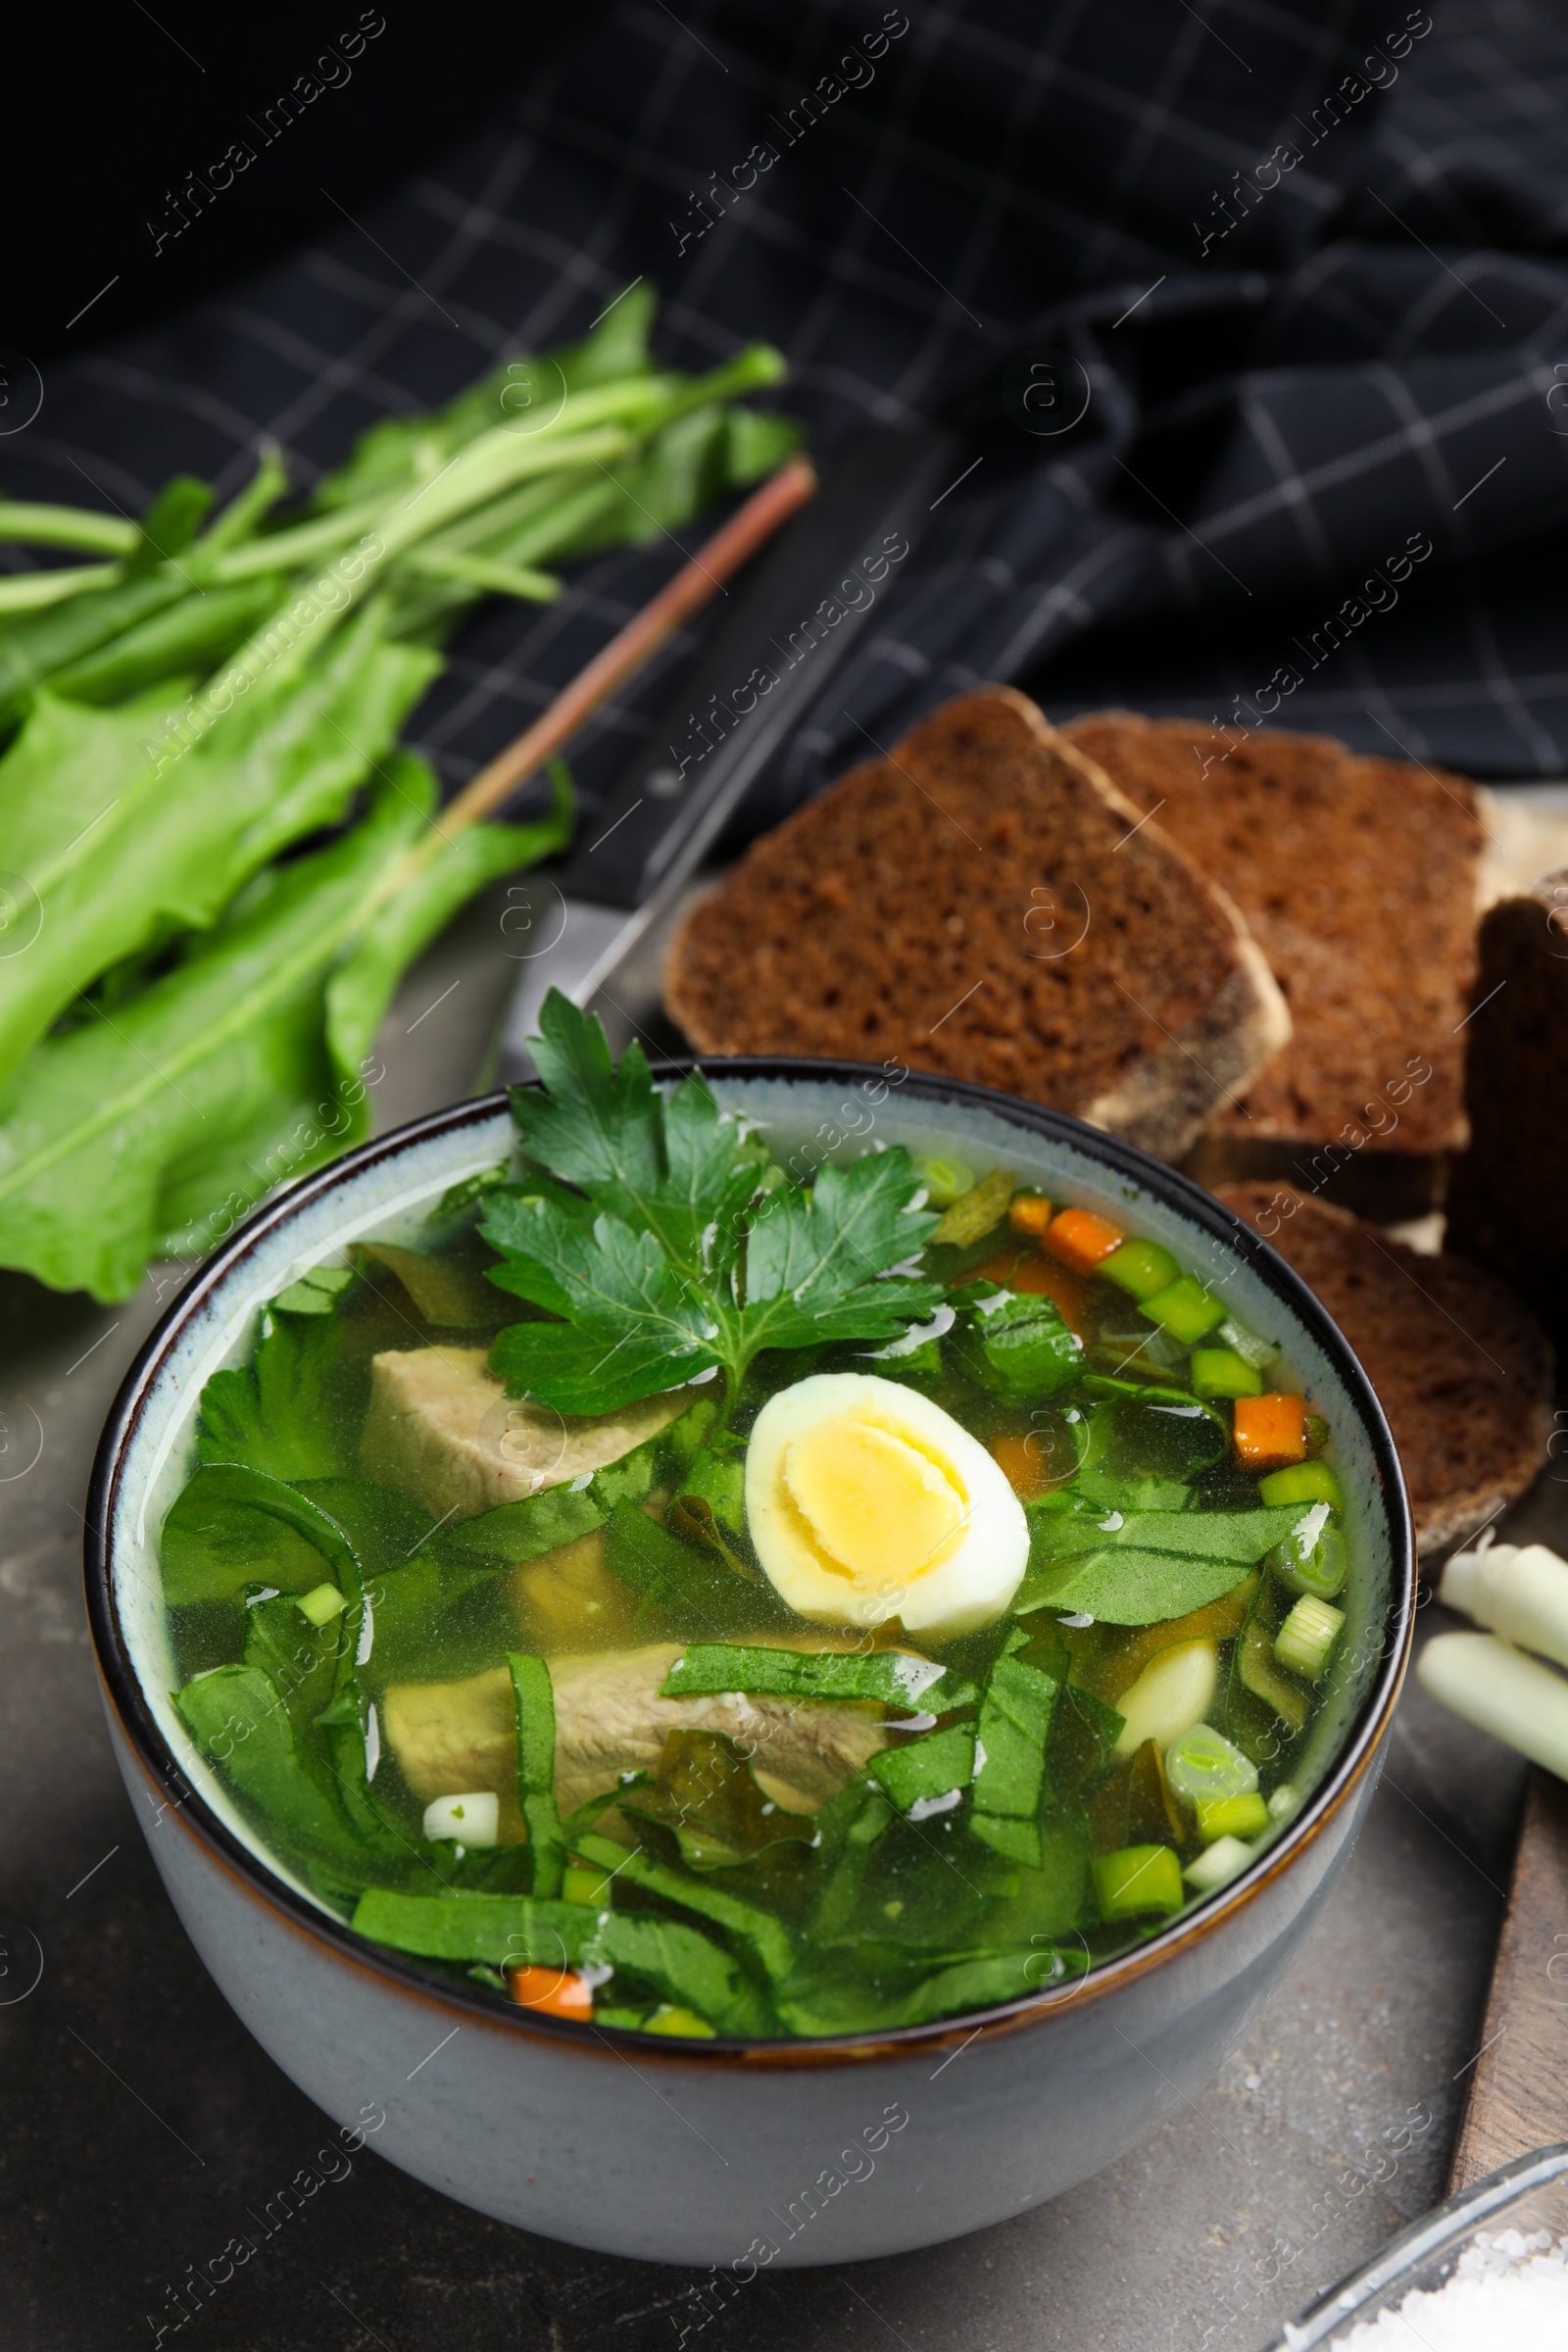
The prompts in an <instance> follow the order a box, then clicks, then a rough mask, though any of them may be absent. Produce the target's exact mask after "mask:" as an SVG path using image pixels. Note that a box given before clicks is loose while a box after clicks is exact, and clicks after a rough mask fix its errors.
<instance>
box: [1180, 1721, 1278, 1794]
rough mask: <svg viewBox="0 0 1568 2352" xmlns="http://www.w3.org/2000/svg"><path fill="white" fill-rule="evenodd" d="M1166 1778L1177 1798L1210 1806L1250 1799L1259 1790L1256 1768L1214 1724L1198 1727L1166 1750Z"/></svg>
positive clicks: (1194, 1727) (1200, 1724)
mask: <svg viewBox="0 0 1568 2352" xmlns="http://www.w3.org/2000/svg"><path fill="white" fill-rule="evenodd" d="M1165 1778H1166V1779H1167V1780H1168V1781H1169V1783H1170V1785H1171V1787H1172V1788H1173V1789H1175V1791H1176V1793H1177V1795H1178V1796H1185V1797H1187V1798H1188V1799H1189V1800H1190V1801H1191V1802H1192V1803H1193V1804H1208V1803H1213V1802H1216V1801H1218V1800H1220V1799H1223V1798H1225V1797H1228V1796H1250V1795H1251V1793H1252V1791H1253V1790H1254V1789H1256V1787H1257V1766H1256V1765H1255V1764H1254V1763H1253V1762H1252V1759H1251V1757H1250V1756H1244V1755H1243V1753H1242V1751H1241V1749H1240V1748H1239V1747H1233V1746H1232V1745H1231V1742H1230V1741H1229V1740H1227V1739H1226V1737H1225V1735H1224V1733H1223V1732H1216V1731H1215V1729H1214V1727H1213V1725H1212V1724H1211V1723H1195V1724H1194V1725H1193V1728H1192V1730H1191V1731H1188V1732H1183V1734H1182V1736H1181V1738H1180V1739H1179V1740H1173V1741H1172V1742H1171V1745H1170V1746H1169V1748H1167V1750H1166V1752H1165Z"/></svg>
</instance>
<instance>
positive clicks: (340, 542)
mask: <svg viewBox="0 0 1568 2352" xmlns="http://www.w3.org/2000/svg"><path fill="white" fill-rule="evenodd" d="M386 503H387V502H386V500H385V499H383V498H374V499H368V500H366V501H365V503H364V504H363V505H361V506H357V507H334V508H333V510H332V512H331V514H330V515H321V516H320V517H319V520H317V521H315V522H301V523H296V524H295V526H294V528H293V529H292V530H287V531H274V532H272V533H271V535H270V537H268V538H263V539H255V540H252V541H251V543H250V544H249V545H248V546H246V547H236V548H234V549H233V550H232V552H231V553H229V554H226V555H220V557H219V558H218V561H217V562H216V563H215V564H213V566H212V572H211V577H212V578H213V579H215V580H246V579H249V578H250V577H251V576H252V574H253V573H255V572H259V571H293V570H294V569H296V567H297V566H299V565H301V564H310V563H314V562H315V560H316V558H317V557H318V556H321V555H326V554H327V553H329V552H330V551H332V550H334V549H336V548H339V547H346V546H347V545H348V544H349V543H350V541H351V540H354V539H358V538H360V537H362V536H363V535H364V533H365V532H366V531H367V530H368V528H369V526H370V524H371V523H373V522H374V520H375V518H376V516H377V515H379V514H381V513H382V511H383V510H384V508H385V506H386ZM225 520H226V516H220V518H219V522H218V524H217V526H216V527H217V528H219V529H221V528H222V524H223V522H224V521H225Z"/></svg>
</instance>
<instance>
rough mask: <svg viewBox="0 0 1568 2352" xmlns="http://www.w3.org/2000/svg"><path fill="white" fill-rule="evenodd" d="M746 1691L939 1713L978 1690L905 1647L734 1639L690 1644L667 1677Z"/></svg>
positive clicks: (665, 1692)
mask: <svg viewBox="0 0 1568 2352" xmlns="http://www.w3.org/2000/svg"><path fill="white" fill-rule="evenodd" d="M705 1691H749V1692H753V1693H764V1692H765V1693H769V1694H777V1695H779V1696H782V1697H788V1698H809V1699H841V1700H842V1699H879V1700H880V1701H881V1702H882V1704H883V1705H884V1706H890V1707H907V1708H911V1709H918V1710H921V1711H924V1712H927V1713H929V1714H933V1715H944V1714H947V1713H948V1712H949V1711H950V1709H952V1708H954V1707H969V1706H973V1704H974V1702H975V1700H976V1699H977V1698H978V1697H979V1695H980V1693H979V1691H978V1690H977V1689H976V1688H975V1686H974V1684H973V1683H971V1682H966V1681H965V1679H964V1678H963V1676H962V1675H960V1674H956V1673H954V1672H952V1671H951V1670H950V1669H947V1668H944V1667H942V1666H939V1665H936V1664H934V1663H933V1661H932V1660H931V1659H929V1658H917V1657H911V1656H909V1655H908V1654H907V1652H906V1651H904V1650H896V1649H879V1650H872V1651H869V1652H868V1653H866V1654H865V1655H863V1656H858V1655H856V1653H855V1652H853V1651H849V1652H844V1651H834V1650H819V1651H815V1652H812V1651H810V1650H801V1649H761V1648H754V1647H748V1646H746V1645H744V1644H742V1643H740V1642H689V1643H688V1644H687V1647H686V1650H685V1653H684V1655H683V1656H681V1657H678V1658H677V1659H676V1660H675V1663H674V1664H673V1666H671V1668H670V1670H669V1672H668V1674H667V1675H666V1676H665V1677H664V1681H663V1685H662V1691H661V1696H662V1697H664V1698H682V1697H685V1696H687V1695H688V1694H690V1693H694V1692H705Z"/></svg>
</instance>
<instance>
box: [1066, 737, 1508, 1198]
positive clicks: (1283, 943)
mask: <svg viewBox="0 0 1568 2352" xmlns="http://www.w3.org/2000/svg"><path fill="white" fill-rule="evenodd" d="M1063 732H1064V733H1065V734H1066V735H1068V736H1069V737H1070V738H1071V740H1072V741H1073V742H1074V743H1076V744H1078V745H1079V746H1080V748H1081V749H1082V750H1084V751H1086V752H1088V753H1089V754H1090V756H1091V757H1092V758H1093V759H1095V760H1099V761H1100V763H1101V765H1102V766H1103V767H1104V768H1105V769H1106V770H1107V772H1108V773H1109V774H1110V776H1111V777H1112V778H1113V780H1114V781H1115V783H1116V784H1117V785H1119V787H1120V788H1121V790H1122V791H1123V792H1124V793H1125V794H1126V795H1127V797H1128V799H1129V800H1131V801H1135V802H1136V803H1137V805H1138V808H1139V809H1140V811H1143V810H1146V809H1156V808H1157V809H1158V811H1159V822H1160V823H1161V824H1162V825H1163V826H1164V827H1165V828H1166V830H1167V831H1168V832H1169V834H1170V835H1171V837H1172V839H1173V840H1175V841H1176V842H1178V843H1179V844H1180V845H1181V847H1182V848H1183V849H1184V850H1185V851H1186V852H1187V853H1188V855H1189V856H1190V857H1191V858H1193V859H1194V861H1195V862H1196V863H1197V864H1198V865H1199V866H1201V869H1202V871H1203V872H1204V873H1205V874H1207V875H1209V876H1210V878H1211V879H1212V880H1214V881H1215V882H1217V883H1219V884H1220V886H1221V887H1222V888H1223V889H1225V890H1227V891H1228V892H1229V893H1230V895H1231V897H1232V898H1233V899H1234V900H1235V901H1236V904H1237V906H1238V907H1240V908H1241V910H1242V913H1243V915H1244V916H1245V917H1246V919H1247V923H1248V927H1249V929H1250V931H1251V933H1252V936H1253V938H1254V939H1255V940H1256V941H1257V944H1258V946H1259V947H1260V948H1261V949H1262V951H1263V954H1264V955H1265V956H1267V958H1268V961H1269V965H1270V968H1271V969H1272V971H1273V973H1274V977H1275V978H1276V980H1278V982H1279V984H1280V987H1281V989H1282V991H1283V992H1284V995H1285V999H1286V1002H1287V1004H1288V1005H1290V1008H1291V1019H1292V1022H1293V1024H1294V1032H1295V1033H1294V1035H1293V1037H1292V1040H1291V1043H1290V1044H1289V1046H1287V1048H1286V1049H1285V1051H1284V1052H1283V1053H1282V1054H1278V1055H1276V1056H1275V1058H1274V1059H1273V1060H1272V1061H1271V1062H1270V1063H1269V1064H1268V1065H1267V1067H1266V1068H1265V1069H1264V1070H1263V1071H1262V1072H1261V1073H1260V1074H1259V1076H1258V1077H1257V1078H1256V1079H1254V1080H1253V1081H1252V1082H1251V1084H1250V1085H1249V1086H1247V1087H1246V1088H1245V1089H1243V1090H1241V1091H1240V1093H1239V1095H1238V1099H1237V1100H1236V1101H1235V1102H1234V1103H1226V1104H1224V1105H1222V1106H1221V1108H1220V1110H1219V1112H1218V1114H1217V1116H1216V1118H1215V1119H1214V1121H1213V1123H1212V1126H1211V1128H1210V1131H1209V1135H1208V1136H1207V1137H1205V1139H1204V1156H1203V1158H1202V1159H1201V1161H1200V1162H1199V1163H1198V1164H1197V1166H1196V1168H1195V1172H1197V1173H1200V1174H1201V1175H1202V1177H1203V1180H1204V1181H1205V1182H1210V1181H1216V1180H1217V1179H1218V1178H1219V1177H1220V1176H1221V1175H1222V1174H1226V1173H1228V1174H1232V1175H1238V1176H1239V1175H1245V1174H1249V1173H1251V1172H1253V1169H1254V1168H1255V1169H1256V1172H1258V1173H1265V1172H1270V1171H1271V1170H1272V1169H1273V1168H1276V1167H1278V1168H1281V1169H1283V1167H1284V1166H1285V1165H1287V1164H1288V1162H1289V1155H1290V1152H1292V1151H1293V1150H1294V1151H1295V1152H1297V1153H1298V1155H1299V1152H1300V1148H1301V1147H1303V1146H1304V1147H1307V1148H1312V1147H1323V1146H1327V1147H1329V1148H1330V1149H1329V1151H1328V1153H1327V1161H1328V1166H1327V1169H1322V1168H1314V1169H1313V1170H1312V1172H1311V1174H1310V1176H1309V1177H1308V1178H1307V1181H1308V1182H1309V1183H1311V1184H1312V1185H1313V1187H1314V1189H1320V1187H1321V1183H1322V1182H1323V1181H1324V1180H1325V1178H1326V1175H1327V1174H1328V1173H1331V1172H1332V1171H1333V1170H1334V1169H1335V1168H1336V1167H1337V1166H1338V1165H1339V1164H1341V1163H1342V1162H1343V1161H1345V1160H1348V1159H1349V1158H1351V1157H1354V1158H1356V1159H1358V1160H1360V1159H1361V1158H1362V1155H1363V1154H1364V1155H1365V1160H1364V1161H1363V1169H1362V1172H1363V1174H1364V1173H1365V1172H1366V1171H1367V1164H1368V1163H1370V1162H1372V1161H1375V1160H1383V1161H1385V1167H1384V1168H1383V1169H1382V1170H1380V1171H1378V1175H1380V1176H1381V1178H1382V1182H1383V1187H1384V1194H1383V1198H1384V1201H1386V1205H1387V1206H1388V1208H1390V1209H1391V1210H1398V1211H1402V1212H1403V1213H1406V1214H1410V1213H1414V1212H1415V1211H1416V1210H1417V1209H1419V1208H1420V1207H1422V1206H1425V1205H1429V1204H1430V1194H1431V1185H1432V1176H1431V1174H1429V1175H1428V1176H1427V1178H1426V1181H1425V1185H1424V1186H1423V1185H1422V1184H1420V1183H1417V1184H1416V1185H1415V1187H1414V1188H1413V1190H1409V1189H1407V1190H1406V1192H1405V1193H1404V1194H1403V1195H1402V1196H1399V1195H1397V1193H1396V1190H1395V1186H1396V1184H1397V1181H1398V1178H1397V1170H1396V1169H1394V1168H1390V1167H1389V1166H1388V1165H1387V1163H1386V1155H1389V1154H1393V1155H1395V1158H1396V1159H1397V1160H1398V1159H1405V1160H1408V1159H1409V1158H1410V1156H1411V1155H1421V1156H1422V1157H1424V1158H1427V1159H1431V1158H1432V1157H1433V1156H1434V1155H1437V1154H1441V1153H1446V1152H1453V1151H1457V1150H1459V1149H1461V1148H1462V1147H1463V1145H1464V1143H1465V1141H1466V1138H1467V1133H1468V1129H1467V1124H1466V1120H1465V1110H1464V1077H1463V1039H1462V1037H1460V1036H1458V1035H1456V1034H1455V1032H1456V1030H1457V1028H1458V1024H1459V1023H1460V1022H1461V1021H1462V1020H1463V1018H1464V1014H1465V1011H1466V1009H1467V1007H1468V1003H1469V995H1468V992H1469V987H1470V981H1471V977H1472V974H1473V973H1474V970H1475V925H1476V911H1477V904H1478V895H1477V894H1478V886H1479V876H1480V868H1481V855H1482V850H1483V847H1484V842H1485V836H1484V833H1483V830H1482V826H1481V824H1480V822H1479V819H1478V815H1477V809H1476V798H1475V790H1474V787H1473V786H1471V785H1470V784H1468V783H1467V782H1466V781H1465V779H1464V778H1463V777H1461V776H1452V775H1446V774H1440V773H1438V772H1437V771H1435V770H1432V769H1428V768H1424V767H1418V766H1415V765H1413V764H1410V763H1409V762H1406V761H1402V760H1379V759H1364V758H1360V757H1357V756H1355V755H1352V754H1351V753H1349V752H1348V751H1347V750H1346V749H1345V747H1344V746H1343V745H1342V744H1338V743H1334V742H1331V741H1330V740H1329V739H1328V738H1327V737H1326V736H1321V735H1294V734H1287V733H1284V732H1282V731H1280V730H1278V729H1266V728H1265V729H1262V730H1260V731H1258V732H1257V733H1254V734H1251V735H1249V736H1248V737H1246V739H1245V740H1244V741H1240V742H1233V740H1232V738H1231V737H1230V736H1229V735H1227V734H1226V733H1225V732H1224V731H1222V730H1221V729H1218V728H1215V727H1211V726H1205V725H1202V724H1201V723H1199V722H1198V721H1196V720H1191V719H1157V720H1156V719H1148V718H1139V717H1135V716H1133V715H1132V714H1130V713H1129V712H1126V711H1096V712H1093V713H1091V714H1090V715H1089V716H1087V717H1084V718H1078V719H1074V720H1073V721H1072V723H1071V724H1070V725H1069V726H1067V727H1066V728H1064V729H1063ZM1423 1072H1429V1073H1430V1075H1426V1076H1423V1075H1422V1073H1423ZM1215 1145H1217V1146H1218V1147H1219V1149H1218V1150H1217V1151H1216V1150H1215V1149H1214V1148H1213V1147H1214V1146H1215ZM1281 1145H1283V1146H1284V1147H1286V1151H1285V1152H1283V1153H1281V1152H1279V1151H1278V1150H1277V1149H1276V1150H1275V1151H1274V1152H1269V1151H1268V1149H1267V1147H1269V1146H1274V1147H1276V1148H1277V1147H1279V1146H1281ZM1249 1160H1250V1161H1251V1163H1252V1164H1251V1166H1249V1164H1248V1162H1249ZM1376 1181H1377V1177H1376V1176H1374V1177H1373V1182H1374V1183H1375V1182H1376ZM1364 1197H1365V1196H1364Z"/></svg>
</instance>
